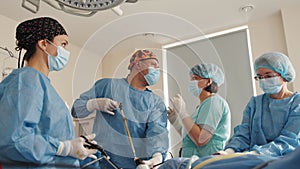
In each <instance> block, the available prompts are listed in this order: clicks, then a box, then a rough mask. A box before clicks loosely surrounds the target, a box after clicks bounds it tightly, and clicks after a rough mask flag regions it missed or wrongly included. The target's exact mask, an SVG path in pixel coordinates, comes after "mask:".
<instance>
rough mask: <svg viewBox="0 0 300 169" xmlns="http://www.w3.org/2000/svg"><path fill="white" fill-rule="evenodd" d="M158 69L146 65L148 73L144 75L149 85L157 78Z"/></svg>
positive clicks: (154, 82) (158, 74) (155, 81)
mask: <svg viewBox="0 0 300 169" xmlns="http://www.w3.org/2000/svg"><path fill="white" fill-rule="evenodd" d="M159 76H160V71H159V69H156V68H154V67H148V74H146V75H144V77H145V79H146V81H147V83H148V84H149V86H152V85H155V84H156V83H157V81H158V79H159Z"/></svg>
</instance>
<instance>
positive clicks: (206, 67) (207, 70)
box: [190, 63, 224, 86]
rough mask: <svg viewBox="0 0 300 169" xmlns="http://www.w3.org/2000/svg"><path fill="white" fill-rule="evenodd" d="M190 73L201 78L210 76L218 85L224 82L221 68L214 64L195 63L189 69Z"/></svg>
mask: <svg viewBox="0 0 300 169" xmlns="http://www.w3.org/2000/svg"><path fill="white" fill-rule="evenodd" d="M190 75H198V76H200V77H202V78H210V79H212V81H214V82H215V83H216V84H217V85H218V86H221V85H222V84H223V83H224V74H223V72H222V70H221V69H220V68H219V67H218V66H217V65H215V64H211V63H202V64H197V65H195V66H194V67H192V68H191V70H190Z"/></svg>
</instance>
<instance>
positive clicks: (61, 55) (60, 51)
mask: <svg viewBox="0 0 300 169" xmlns="http://www.w3.org/2000/svg"><path fill="white" fill-rule="evenodd" d="M49 42H50V41H49ZM50 44H52V45H54V44H53V43H52V42H50ZM54 46H56V45H54ZM56 48H57V56H52V55H50V54H49V53H47V52H46V53H47V54H48V66H49V70H50V71H59V70H62V69H63V68H64V67H66V65H67V63H68V61H69V57H70V52H69V51H67V50H66V49H65V48H63V47H61V46H56Z"/></svg>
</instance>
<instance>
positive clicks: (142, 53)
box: [128, 50, 158, 70]
mask: <svg viewBox="0 0 300 169" xmlns="http://www.w3.org/2000/svg"><path fill="white" fill-rule="evenodd" d="M146 59H156V60H157V61H158V58H157V56H156V55H155V54H154V53H153V52H151V51H149V50H137V51H136V52H134V54H133V55H132V56H131V58H130V63H129V65H128V69H129V70H131V68H132V67H133V65H134V64H135V63H136V62H138V61H141V60H146Z"/></svg>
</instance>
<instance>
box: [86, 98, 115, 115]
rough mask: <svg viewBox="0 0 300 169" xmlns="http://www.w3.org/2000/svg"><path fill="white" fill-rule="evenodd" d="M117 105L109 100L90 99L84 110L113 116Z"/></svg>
mask: <svg viewBox="0 0 300 169" xmlns="http://www.w3.org/2000/svg"><path fill="white" fill-rule="evenodd" d="M119 105H120V104H119V103H118V102H116V101H114V100H111V99H109V98H95V99H90V100H89V101H88V102H87V103H86V108H87V109H88V111H90V112H92V111H94V110H98V111H102V112H106V113H108V114H110V115H115V113H114V112H112V111H114V110H115V109H117V108H118V107H119Z"/></svg>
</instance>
